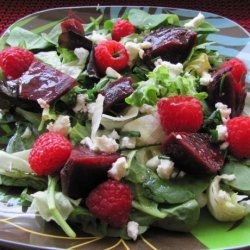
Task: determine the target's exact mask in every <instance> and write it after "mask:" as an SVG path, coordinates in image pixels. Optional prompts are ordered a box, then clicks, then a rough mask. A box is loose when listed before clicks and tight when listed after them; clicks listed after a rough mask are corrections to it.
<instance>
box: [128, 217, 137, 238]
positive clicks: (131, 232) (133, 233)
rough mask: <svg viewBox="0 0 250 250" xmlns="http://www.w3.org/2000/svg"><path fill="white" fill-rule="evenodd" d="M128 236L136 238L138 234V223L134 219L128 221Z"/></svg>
mask: <svg viewBox="0 0 250 250" xmlns="http://www.w3.org/2000/svg"><path fill="white" fill-rule="evenodd" d="M127 233H128V237H130V238H132V239H133V240H136V239H137V237H138V234H139V224H138V223H137V222H135V221H129V222H128V224H127Z"/></svg>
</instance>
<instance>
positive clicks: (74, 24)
mask: <svg viewBox="0 0 250 250" xmlns="http://www.w3.org/2000/svg"><path fill="white" fill-rule="evenodd" d="M61 28H62V32H67V31H73V32H75V33H77V34H79V35H84V31H83V26H82V24H81V23H80V22H79V21H78V20H76V19H74V18H71V19H68V20H66V21H63V22H62V23H61Z"/></svg>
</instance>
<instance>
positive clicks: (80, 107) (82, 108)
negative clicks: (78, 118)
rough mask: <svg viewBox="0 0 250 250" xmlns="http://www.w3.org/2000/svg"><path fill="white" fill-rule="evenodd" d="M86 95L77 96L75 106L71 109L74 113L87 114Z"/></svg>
mask: <svg viewBox="0 0 250 250" xmlns="http://www.w3.org/2000/svg"><path fill="white" fill-rule="evenodd" d="M87 98H88V95H87V94H78V95H77V97H76V106H75V107H74V108H73V111H74V112H75V113H78V112H80V113H86V112H88V107H87V104H88V103H87V102H86V100H87Z"/></svg>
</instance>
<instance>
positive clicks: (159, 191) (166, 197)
mask: <svg viewBox="0 0 250 250" xmlns="http://www.w3.org/2000/svg"><path fill="white" fill-rule="evenodd" d="M125 178H126V179H127V180H129V181H131V182H132V183H137V184H141V185H142V187H143V188H144V196H145V197H147V198H149V199H152V200H153V201H155V202H157V203H170V204H176V203H183V202H185V201H188V200H191V199H194V198H195V197H197V196H198V195H199V194H200V193H202V192H203V191H205V190H206V189H207V187H208V185H209V183H210V179H211V176H203V177H197V176H192V175H188V174H187V175H185V176H184V177H183V178H179V179H178V178H177V179H170V180H163V179H161V178H160V177H159V176H158V175H157V174H156V173H154V172H153V171H152V170H151V169H148V168H147V167H145V166H144V165H141V164H139V163H137V162H136V161H133V163H132V164H131V166H130V168H129V173H128V176H126V177H125Z"/></svg>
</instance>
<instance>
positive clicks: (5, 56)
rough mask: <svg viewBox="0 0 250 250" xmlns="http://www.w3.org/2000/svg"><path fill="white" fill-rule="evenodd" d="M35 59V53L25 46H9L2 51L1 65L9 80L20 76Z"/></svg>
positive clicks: (0, 56)
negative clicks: (24, 47)
mask: <svg viewBox="0 0 250 250" xmlns="http://www.w3.org/2000/svg"><path fill="white" fill-rule="evenodd" d="M33 60H34V55H33V53H32V52H30V51H28V50H26V49H23V48H17V47H9V48H7V49H5V50H3V51H2V52H0V67H1V68H2V71H3V75H4V76H5V77H6V78H7V79H9V80H11V79H16V78H18V77H20V76H21V75H22V74H23V73H24V72H25V71H26V70H28V68H29V66H30V65H31V63H32V61H33Z"/></svg>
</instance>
